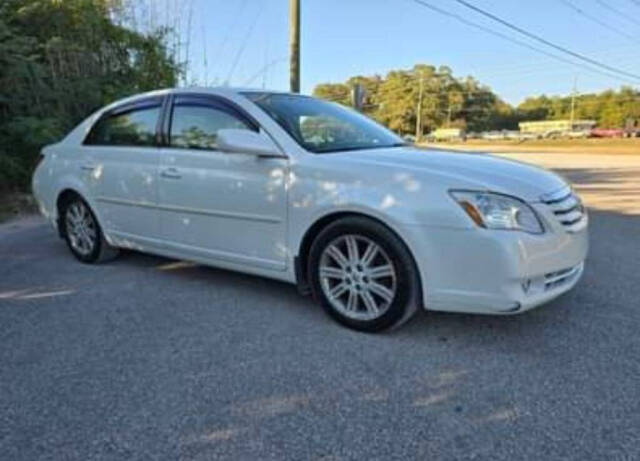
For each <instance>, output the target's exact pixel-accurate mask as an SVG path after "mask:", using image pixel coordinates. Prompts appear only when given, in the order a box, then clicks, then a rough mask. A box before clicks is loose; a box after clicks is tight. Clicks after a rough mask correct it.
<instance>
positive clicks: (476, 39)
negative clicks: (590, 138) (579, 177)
mask: <svg viewBox="0 0 640 461" xmlns="http://www.w3.org/2000/svg"><path fill="white" fill-rule="evenodd" d="M149 1H150V2H156V6H155V8H158V9H159V10H162V12H160V13H158V16H159V17H161V18H165V19H164V21H165V22H167V21H168V22H169V24H171V21H173V23H174V24H175V23H176V21H178V22H179V23H180V24H182V25H181V26H180V27H178V29H180V31H181V34H182V36H183V38H182V40H183V43H186V42H187V41H188V42H189V61H188V62H189V66H188V74H187V78H188V82H187V83H190V84H198V85H221V84H228V85H231V86H243V87H246V86H250V87H257V88H262V87H265V88H268V89H275V90H288V87H289V63H288V53H289V0H173V1H177V2H178V3H179V4H180V6H179V7H177V11H176V5H177V4H173V7H171V6H170V5H171V4H172V3H171V1H172V0H149ZM425 1H426V2H428V3H431V4H433V5H435V6H437V7H439V8H442V9H444V10H446V11H448V12H450V13H453V14H457V15H460V16H462V17H464V18H465V19H466V20H469V21H473V22H475V23H477V24H481V25H482V26H485V27H489V28H491V29H494V30H495V31H498V32H500V33H502V34H505V35H508V36H510V37H513V38H515V39H518V40H521V41H524V42H526V43H528V44H529V45H531V46H535V47H536V48H540V49H544V50H545V51H547V52H551V53H554V54H557V55H561V53H559V52H557V51H556V50H553V49H551V48H548V47H545V46H544V45H542V44H540V43H536V42H534V41H532V40H530V39H527V38H525V37H522V36H519V35H518V34H517V33H515V32H513V31H511V30H509V29H507V28H505V27H504V26H501V25H499V24H496V23H495V22H492V21H491V20H489V19H487V18H484V17H483V16H481V15H479V14H477V13H475V12H473V11H471V10H468V9H466V8H464V7H463V6H461V5H459V4H458V3H456V2H455V1H454V0H425ZM468 1H469V2H470V3H473V4H474V5H476V6H478V7H480V8H482V9H485V10H487V11H489V12H491V13H494V14H496V15H498V16H500V17H501V18H503V19H506V20H508V21H510V22H511V23H513V24H515V25H517V26H519V27H521V28H523V29H526V30H528V31H530V32H533V33H535V34H537V35H540V36H542V37H544V38H545V39H547V40H549V41H552V42H554V43H557V44H559V45H561V46H563V47H565V48H568V49H570V50H572V51H574V52H577V53H580V54H583V55H585V56H587V57H589V58H591V59H594V60H597V61H599V62H602V63H604V64H607V65H610V66H613V67H616V68H619V69H623V70H625V71H627V72H629V73H632V74H636V75H640V1H639V0H536V1H524V0H510V1H507V0H468ZM567 2H569V4H567ZM570 4H572V5H574V6H575V7H577V8H579V9H580V10H581V11H583V12H584V13H585V14H587V15H591V17H592V18H595V19H596V20H597V21H598V22H599V23H598V22H596V21H593V20H590V19H588V18H587V17H585V16H583V15H580V14H579V13H577V12H576V11H575V10H574V9H572V8H571V7H570ZM190 5H191V6H190ZM189 11H191V12H192V16H191V27H190V28H188V27H187V26H186V25H187V24H188V20H189ZM301 11H302V13H301V84H302V92H303V93H307V94H310V93H311V92H312V91H313V88H314V87H315V85H317V84H319V83H326V82H332V83H337V82H344V81H346V80H347V79H348V78H349V77H352V76H355V75H374V74H379V75H382V76H384V75H385V74H386V73H387V72H388V71H390V70H394V69H410V68H411V67H413V65H415V64H418V63H424V64H431V65H435V66H439V65H446V66H449V67H450V68H451V69H452V70H453V73H454V75H455V76H456V77H464V76H467V75H471V76H473V77H475V78H476V79H478V80H479V81H480V82H482V83H483V84H486V85H488V86H489V87H490V88H491V89H492V90H493V91H495V92H496V93H497V94H498V95H499V96H501V97H502V98H503V99H504V100H506V101H507V102H509V103H512V104H518V103H520V102H521V101H523V100H524V99H525V98H526V97H528V96H534V95H540V94H547V95H563V94H565V95H566V94H569V93H570V92H571V91H572V88H573V85H574V81H575V82H576V88H577V91H578V92H579V93H587V92H594V91H601V90H604V89H607V88H619V87H620V86H621V85H625V84H626V85H633V86H634V87H635V88H640V85H639V84H640V80H633V78H629V79H625V78H623V79H622V80H620V79H616V78H612V77H610V76H607V75H602V74H598V73H595V72H591V71H589V70H585V69H584V68H581V67H579V66H574V65H571V64H568V63H563V62H558V61H557V60H554V59H553V58H551V57H548V56H546V55H544V54H541V53H538V52H536V51H533V50H530V49H528V48H525V47H521V46H519V45H516V44H514V43H511V42H509V41H507V40H504V39H502V38H499V37H496V36H493V35H491V34H488V33H486V32H484V31H481V30H477V29H475V28H473V27H470V26H468V25H466V24H462V23H460V22H458V21H457V20H455V19H453V18H451V17H445V16H443V15H440V14H438V13H436V12H433V11H431V10H429V9H427V8H425V7H423V6H421V5H419V4H417V3H416V2H415V1H413V0H301ZM188 29H189V30H190V31H191V33H190V37H187V36H188V35H189V34H187V32H186V31H187V30H188ZM187 39H188V40H187ZM183 48H184V47H183ZM565 58H566V59H570V60H573V61H576V62H578V61H577V60H576V59H574V58H571V57H567V56H565Z"/></svg>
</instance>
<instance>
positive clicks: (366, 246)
mask: <svg viewBox="0 0 640 461" xmlns="http://www.w3.org/2000/svg"><path fill="white" fill-rule="evenodd" d="M319 272H320V285H321V287H322V290H323V292H324V294H325V296H326V297H327V299H328V300H329V302H330V303H331V305H332V306H333V307H334V308H335V309H336V310H338V311H339V312H340V313H341V314H343V315H345V316H347V317H349V318H353V319H356V320H372V319H375V318H377V317H380V316H381V315H383V314H384V313H385V312H386V311H387V309H389V306H390V305H391V303H392V302H393V300H394V298H395V296H396V272H395V269H394V267H393V264H392V262H391V259H390V258H389V256H388V255H387V254H386V253H385V251H384V250H383V249H382V248H381V247H380V246H379V245H378V244H377V243H375V242H374V241H373V240H371V239H369V238H367V237H363V236H361V235H344V236H341V237H338V238H336V239H335V240H333V241H332V242H331V243H329V245H327V247H326V248H325V249H324V251H323V252H322V255H321V256H320V269H319Z"/></svg>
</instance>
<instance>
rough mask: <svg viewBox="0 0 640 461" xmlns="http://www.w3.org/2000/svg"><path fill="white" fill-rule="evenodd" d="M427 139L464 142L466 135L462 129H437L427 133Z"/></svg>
mask: <svg viewBox="0 0 640 461" xmlns="http://www.w3.org/2000/svg"><path fill="white" fill-rule="evenodd" d="M427 139H429V140H430V141H436V142H439V141H465V140H466V139H467V137H466V134H465V132H464V130H463V129H462V128H438V129H437V130H434V131H432V132H431V133H429V135H428V137H427Z"/></svg>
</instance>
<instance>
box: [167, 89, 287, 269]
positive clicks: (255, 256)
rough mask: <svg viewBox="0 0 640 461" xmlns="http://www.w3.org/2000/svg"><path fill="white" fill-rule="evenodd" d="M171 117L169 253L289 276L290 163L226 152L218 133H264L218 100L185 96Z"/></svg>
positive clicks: (179, 98) (176, 101)
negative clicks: (287, 181) (285, 272)
mask: <svg viewBox="0 0 640 461" xmlns="http://www.w3.org/2000/svg"><path fill="white" fill-rule="evenodd" d="M170 113H171V116H170V117H169V124H168V125H169V126H168V129H167V131H168V134H169V136H168V146H167V147H166V148H164V149H162V154H161V161H160V173H159V178H158V208H159V210H160V221H161V229H162V234H163V239H164V240H165V243H166V245H167V247H169V248H173V250H174V251H175V252H176V253H179V254H187V255H196V256H199V257H202V258H206V259H211V260H218V261H224V262H228V263H234V264H242V265H251V266H254V267H261V268H267V269H276V270H284V269H285V267H286V263H285V262H286V245H285V232H286V222H285V219H286V188H285V175H286V171H287V165H288V164H287V160H286V159H275V158H260V157H258V156H255V155H250V154H237V153H225V152H222V151H220V150H218V148H217V145H216V134H217V132H218V130H220V129H223V128H236V129H238V128H239V129H247V130H255V131H258V130H259V127H257V126H256V124H255V123H254V122H252V121H251V120H249V118H248V117H247V116H244V115H243V114H242V113H241V112H239V111H238V110H237V109H235V108H234V107H233V106H231V105H230V104H229V103H227V102H225V101H224V100H221V99H219V98H217V97H207V96H195V95H182V96H181V95H177V96H175V97H174V100H173V103H172V107H171V108H170ZM265 136H266V134H265Z"/></svg>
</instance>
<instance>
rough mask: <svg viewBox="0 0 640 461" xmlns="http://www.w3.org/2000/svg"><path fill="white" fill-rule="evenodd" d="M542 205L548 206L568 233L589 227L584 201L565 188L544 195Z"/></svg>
mask: <svg viewBox="0 0 640 461" xmlns="http://www.w3.org/2000/svg"><path fill="white" fill-rule="evenodd" d="M542 203H544V204H546V205H547V206H548V207H549V208H551V211H552V212H553V214H554V216H555V217H556V219H557V220H558V222H559V223H560V224H562V226H563V227H564V228H565V229H566V230H567V232H578V231H580V230H582V229H584V228H585V227H586V225H587V219H586V218H587V216H586V213H585V209H584V205H583V204H582V200H580V197H578V196H577V195H576V194H574V193H573V191H572V190H571V188H569V187H565V188H564V189H561V190H559V191H557V192H553V193H551V194H547V195H544V196H543V197H542Z"/></svg>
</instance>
